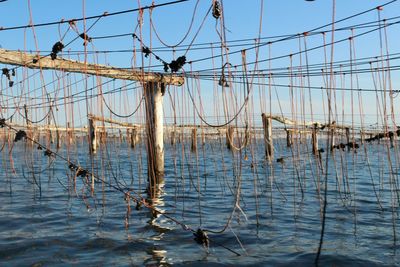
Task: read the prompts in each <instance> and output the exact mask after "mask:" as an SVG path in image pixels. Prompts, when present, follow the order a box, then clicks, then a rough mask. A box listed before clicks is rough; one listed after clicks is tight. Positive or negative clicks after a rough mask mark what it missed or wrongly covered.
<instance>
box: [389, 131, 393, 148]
mask: <svg viewBox="0 0 400 267" xmlns="http://www.w3.org/2000/svg"><path fill="white" fill-rule="evenodd" d="M388 135H389V140H390V147H391V148H393V147H394V133H393V132H389V133H388Z"/></svg>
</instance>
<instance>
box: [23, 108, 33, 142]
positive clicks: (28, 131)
mask: <svg viewBox="0 0 400 267" xmlns="http://www.w3.org/2000/svg"><path fill="white" fill-rule="evenodd" d="M24 112H25V122H26V128H27V131H26V134H27V136H28V137H29V138H30V139H31V140H29V141H28V144H30V145H33V140H35V135H34V133H33V130H32V129H31V121H30V120H29V115H28V107H27V106H26V104H25V105H24Z"/></svg>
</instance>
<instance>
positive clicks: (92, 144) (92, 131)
mask: <svg viewBox="0 0 400 267" xmlns="http://www.w3.org/2000/svg"><path fill="white" fill-rule="evenodd" d="M88 124H89V127H88V131H89V132H88V137H89V152H90V153H96V150H97V140H96V139H97V138H96V122H95V121H94V120H93V119H91V118H89V123H88Z"/></svg>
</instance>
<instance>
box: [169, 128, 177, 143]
mask: <svg viewBox="0 0 400 267" xmlns="http://www.w3.org/2000/svg"><path fill="white" fill-rule="evenodd" d="M175 131H176V130H175V125H174V128H173V129H172V131H171V135H170V137H171V140H170V141H171V146H173V145H175Z"/></svg>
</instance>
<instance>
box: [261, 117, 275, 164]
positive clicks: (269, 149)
mask: <svg viewBox="0 0 400 267" xmlns="http://www.w3.org/2000/svg"><path fill="white" fill-rule="evenodd" d="M261 118H262V124H263V129H264V144H265V158H266V159H267V160H268V161H269V162H271V161H272V158H273V156H274V145H273V141H272V120H271V118H270V117H267V115H265V113H263V114H261Z"/></svg>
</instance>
